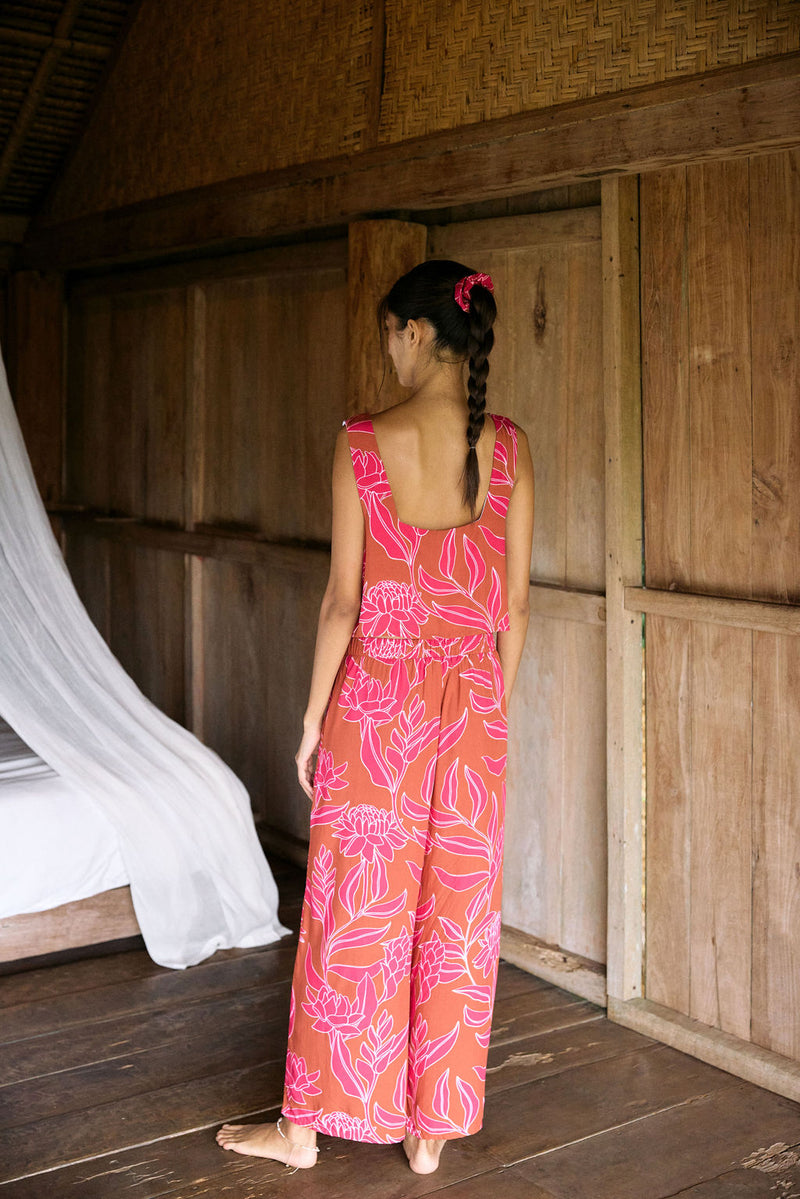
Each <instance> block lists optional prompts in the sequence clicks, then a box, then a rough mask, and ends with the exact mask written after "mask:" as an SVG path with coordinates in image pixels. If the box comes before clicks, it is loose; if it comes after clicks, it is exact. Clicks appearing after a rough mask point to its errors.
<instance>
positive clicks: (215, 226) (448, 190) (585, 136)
mask: <svg viewBox="0 0 800 1199" xmlns="http://www.w3.org/2000/svg"><path fill="white" fill-rule="evenodd" d="M799 73H800V55H798V54H791V55H784V56H781V58H779V59H777V60H775V61H769V60H767V61H765V62H754V63H750V64H748V65H747V66H744V67H733V68H722V69H720V70H717V71H714V72H711V73H709V74H707V75H702V76H699V77H697V78H694V79H686V80H683V79H682V80H676V81H669V82H664V83H660V84H656V85H655V86H653V87H646V88H641V89H636V90H634V91H626V92H623V93H621V94H616V95H610V96H605V95H603V96H597V97H593V98H592V99H589V100H585V101H580V102H573V103H566V104H564V105H561V106H558V107H556V108H551V109H548V110H545V111H542V110H534V111H531V112H525V113H520V114H517V115H515V116H513V117H508V118H502V119H500V120H498V121H492V122H487V123H485V124H483V125H481V126H479V127H477V128H476V126H474V125H469V126H466V127H464V128H461V129H459V130H456V131H453V132H449V131H448V132H445V133H442V134H433V135H431V136H429V137H426V138H423V139H419V140H417V141H410V142H406V143H402V144H401V145H392V146H382V147H380V148H379V149H375V150H368V151H365V152H363V153H362V154H360V155H359V156H358V158H357V159H356V160H355V161H354V160H353V158H352V157H350V156H348V157H343V158H339V159H330V160H327V161H325V162H316V163H309V164H307V165H304V166H301V167H291V168H286V169H283V170H279V171H274V172H270V173H268V174H265V175H261V176H250V177H248V178H246V179H240V178H239V179H232V180H228V181H226V182H225V183H223V184H216V185H212V186H211V187H209V188H206V189H204V188H197V189H192V190H191V191H190V192H189V193H188V194H187V195H186V196H184V197H183V198H176V197H174V196H170V197H166V198H159V199H157V200H153V201H147V202H143V203H141V204H138V205H137V206H136V208H135V209H134V210H131V209H130V208H125V209H122V210H120V211H119V212H115V213H103V214H102V216H98V217H86V218H79V219H77V220H74V221H70V222H64V223H63V224H59V225H53V226H50V227H49V228H47V227H44V228H42V229H40V230H39V231H38V234H37V235H36V236H33V235H32V236H31V237H29V239H28V243H27V246H26V247H25V249H24V251H23V252H22V254H21V259H22V260H21V265H22V266H23V267H31V268H35V267H49V268H50V269H57V270H58V269H66V268H67V267H76V266H78V265H88V264H89V263H100V262H105V263H108V262H111V261H124V260H128V261H130V260H131V259H133V258H135V257H137V256H138V257H147V256H154V255H157V254H160V253H163V252H165V251H167V250H173V251H176V250H179V249H180V250H182V251H186V250H188V249H191V248H196V247H198V246H201V245H207V246H210V245H217V246H219V247H220V248H222V247H223V246H226V245H227V246H230V247H231V248H235V245H236V241H237V239H240V238H259V237H261V238H263V237H264V231H265V230H268V231H269V236H270V237H276V236H278V235H285V234H289V233H297V232H300V231H301V230H306V229H313V228H324V227H326V226H327V227H335V226H337V225H341V224H343V223H345V222H347V221H350V220H353V219H355V218H357V217H359V216H361V215H364V214H367V213H370V212H376V211H378V212H380V211H397V210H398V209H412V210H413V209H414V208H417V209H419V208H425V207H429V208H434V207H443V206H445V205H448V204H458V203H467V202H469V201H471V200H475V199H478V198H484V199H485V198H489V197H492V196H498V197H505V196H511V195H514V194H519V193H522V192H530V191H533V190H535V189H537V188H546V187H555V186H561V185H566V184H573V183H579V182H581V181H582V180H583V179H585V178H587V177H590V176H592V175H594V176H597V175H609V174H614V173H617V174H626V173H629V174H637V173H640V172H642V171H647V170H654V169H658V168H661V167H664V166H668V165H674V164H677V163H682V162H690V161H699V160H702V159H714V158H717V159H719V158H730V157H731V156H733V155H736V154H748V153H750V154H752V153H755V152H759V151H764V150H768V149H773V148H779V147H789V146H795V145H797V143H798V134H797V130H798V128H800V87H798V74H799Z"/></svg>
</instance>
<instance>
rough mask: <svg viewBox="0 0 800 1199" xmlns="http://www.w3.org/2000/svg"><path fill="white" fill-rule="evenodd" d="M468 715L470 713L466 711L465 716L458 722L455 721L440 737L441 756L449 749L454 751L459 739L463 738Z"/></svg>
mask: <svg viewBox="0 0 800 1199" xmlns="http://www.w3.org/2000/svg"><path fill="white" fill-rule="evenodd" d="M468 715H469V713H468V712H467V710H466V709H465V710H464V713H463V715H461V716H460V717H459V719H458V720H456V721H454V722H453V723H452V724H449V725H448V726H447V728H446V729H444V730H443V731H442V733H441V735H440V737H439V753H440V754H443V753H445V752H446V751H447V750H448V749H452V748H453V746H454V745H455V744H456V742H457V741H458V740H459V738H460V737H462V736H463V733H464V729H465V728H466V727H467V716H468Z"/></svg>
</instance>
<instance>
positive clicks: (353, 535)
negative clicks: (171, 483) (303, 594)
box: [295, 428, 364, 799]
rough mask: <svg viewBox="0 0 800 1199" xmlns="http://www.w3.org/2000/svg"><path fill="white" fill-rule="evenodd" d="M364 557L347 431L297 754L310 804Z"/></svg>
mask: <svg viewBox="0 0 800 1199" xmlns="http://www.w3.org/2000/svg"><path fill="white" fill-rule="evenodd" d="M363 556H364V517H363V514H362V511H361V501H360V500H359V498H358V488H357V487H356V480H355V475H354V474H353V461H352V458H351V457H350V445H349V442H348V439H347V431H346V430H345V429H344V428H342V429H340V431H339V436H338V437H337V438H336V448H335V450H334V455H333V519H332V525H331V569H330V574H329V576H328V585H327V587H326V588H325V594H324V596H323V597H322V604H321V606H320V612H319V621H318V624H317V643H316V648H315V650H314V666H313V669H312V672H311V688H310V692H309V697H308V704H307V707H306V712H305V716H304V717H303V738H302V741H301V742H300V748H299V749H298V751H297V753H296V754H295V761H296V762H297V777H298V779H299V781H300V786H301V787H302V788H303V790H304V791H305V793H306V795H307V796H308V797H309V799H311V798H313V795H314V790H313V779H314V766H313V758H314V754H315V753H316V750H317V746H318V745H319V739H320V734H321V731H322V718H323V716H324V715H325V708H326V706H327V703H328V700H329V698H330V694H331V690H332V688H333V684H334V681H335V679H336V673H337V671H338V669H339V666H340V665H341V662H342V658H343V657H344V655H345V651H346V650H347V646H348V644H349V642H350V638H351V636H352V634H353V629H354V628H355V626H356V624H357V622H358V613H359V609H360V607H361V566H362V560H363Z"/></svg>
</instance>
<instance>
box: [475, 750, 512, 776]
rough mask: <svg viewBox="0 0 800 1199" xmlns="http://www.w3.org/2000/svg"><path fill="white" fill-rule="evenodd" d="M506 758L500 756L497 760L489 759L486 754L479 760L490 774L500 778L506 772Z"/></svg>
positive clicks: (504, 755) (502, 755) (503, 755)
mask: <svg viewBox="0 0 800 1199" xmlns="http://www.w3.org/2000/svg"><path fill="white" fill-rule="evenodd" d="M506 757H507V755H506V754H501V755H500V757H499V758H490V757H489V755H488V754H484V755H483V758H482V759H481V760H482V762H483V764H484V766H485V767H486V769H487V770H488V771H489V773H490V774H493V775H495V776H496V777H497V778H502V776H503V775H504V774H505V770H506Z"/></svg>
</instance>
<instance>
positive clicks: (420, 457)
mask: <svg viewBox="0 0 800 1199" xmlns="http://www.w3.org/2000/svg"><path fill="white" fill-rule="evenodd" d="M486 417H487V419H485V421H484V426H483V432H482V434H481V437H480V439H479V441H478V444H477V446H476V453H477V455H478V468H479V471H480V486H479V490H478V497H477V503H476V509H475V514H473V513H471V512H470V510H469V508H467V507H466V506H465V504H464V500H463V488H462V483H461V479H462V472H463V470H464V430H465V420H464V404H463V402H462V403H461V404H460V405H459V406H458V407H457V408H455V409H454V408H453V407H452V406H451V405H448V404H444V403H443V404H440V405H435V404H430V403H429V404H427V405H415V404H414V403H413V402H406V403H404V404H398V405H397V406H396V407H394V408H390V409H388V411H386V412H382V413H379V414H376V415H375V416H374V417H373V418H372V422H373V426H374V429H375V436H376V439H377V443H378V449H379V452H380V456H381V459H382V461H383V465H384V467H385V470H386V475H387V478H388V480H389V483H390V485H391V490H392V497H393V499H394V504H395V508H396V510H397V514H398V517H399V519H400V520H401V521H402V522H403V523H404V524H408V525H411V526H415V527H417V528H423V529H437V530H438V529H451V528H454V527H456V526H458V525H465V524H468V523H469V522H470V521H471V520H472V519H473V515H477V514H478V513H479V512H480V511H481V509H482V508H483V506H484V502H485V499H486V493H487V491H488V487H489V477H490V474H491V470H492V460H493V456H494V449H495V428H494V423H493V421H492V420H490V419H488V413H487V414H486Z"/></svg>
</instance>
